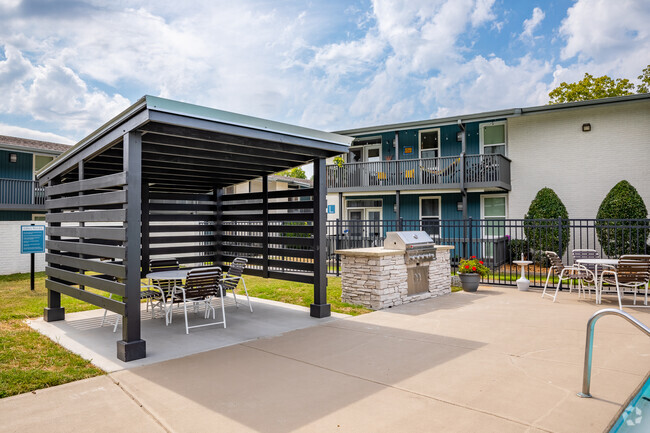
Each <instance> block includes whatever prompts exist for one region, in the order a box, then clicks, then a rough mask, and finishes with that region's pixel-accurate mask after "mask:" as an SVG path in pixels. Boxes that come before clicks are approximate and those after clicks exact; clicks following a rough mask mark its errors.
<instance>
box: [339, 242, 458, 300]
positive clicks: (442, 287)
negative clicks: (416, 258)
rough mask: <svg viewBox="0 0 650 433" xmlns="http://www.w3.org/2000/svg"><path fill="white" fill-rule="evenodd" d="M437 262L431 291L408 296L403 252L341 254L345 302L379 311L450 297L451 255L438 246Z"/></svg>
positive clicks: (370, 250) (362, 250)
mask: <svg viewBox="0 0 650 433" xmlns="http://www.w3.org/2000/svg"><path fill="white" fill-rule="evenodd" d="M435 248H436V260H435V261H433V262H431V263H430V264H429V290H428V291H426V292H422V293H418V294H413V295H409V294H408V291H407V287H408V283H407V279H406V278H407V271H406V263H405V257H404V251H403V250H391V249H387V248H384V247H375V248H355V249H350V250H338V251H336V253H337V254H340V255H341V289H342V294H341V299H342V300H343V302H349V303H351V304H357V305H363V306H364V307H367V308H372V309H374V310H380V309H382V308H388V307H392V306H394V305H401V304H406V303H409V302H414V301H421V300H423V299H428V298H433V297H436V296H440V295H446V294H448V293H451V265H450V262H449V252H450V250H452V249H453V248H454V247H453V246H446V245H436V246H435Z"/></svg>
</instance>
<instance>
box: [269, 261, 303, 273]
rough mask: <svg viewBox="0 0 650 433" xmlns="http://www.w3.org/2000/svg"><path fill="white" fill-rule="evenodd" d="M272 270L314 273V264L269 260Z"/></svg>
mask: <svg viewBox="0 0 650 433" xmlns="http://www.w3.org/2000/svg"><path fill="white" fill-rule="evenodd" d="M269 267H270V268H285V269H297V270H300V271H310V272H313V271H314V264H313V263H308V262H292V261H290V260H269Z"/></svg>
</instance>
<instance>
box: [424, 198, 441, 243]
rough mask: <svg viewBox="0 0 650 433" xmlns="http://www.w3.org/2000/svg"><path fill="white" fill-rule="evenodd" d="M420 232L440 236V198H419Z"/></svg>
mask: <svg viewBox="0 0 650 433" xmlns="http://www.w3.org/2000/svg"><path fill="white" fill-rule="evenodd" d="M420 220H421V221H422V230H424V231H425V232H427V233H428V234H429V235H430V236H440V197H420Z"/></svg>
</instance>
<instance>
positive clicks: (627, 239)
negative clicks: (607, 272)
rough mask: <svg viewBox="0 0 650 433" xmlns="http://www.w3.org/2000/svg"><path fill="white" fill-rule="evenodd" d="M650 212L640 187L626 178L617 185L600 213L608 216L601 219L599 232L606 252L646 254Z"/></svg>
mask: <svg viewBox="0 0 650 433" xmlns="http://www.w3.org/2000/svg"><path fill="white" fill-rule="evenodd" d="M647 216H648V209H647V208H646V205H645V203H644V202H643V198H641V196H640V195H639V193H638V191H637V190H636V188H634V187H633V186H632V185H631V184H630V183H629V182H628V181H626V180H622V181H620V182H619V183H617V184H616V185H614V187H613V188H612V189H611V190H610V191H609V193H608V194H607V196H606V197H605V198H604V199H603V202H602V203H601V204H600V207H599V208H598V214H596V218H597V219H599V220H604V221H598V225H597V227H596V233H597V234H598V242H600V245H601V246H602V248H603V251H604V252H605V254H607V255H608V256H610V257H617V256H620V255H621V254H639V253H641V254H642V253H643V252H644V250H645V244H646V241H647V239H648V234H649V233H650V232H649V230H648V220H647V219H646V218H647ZM612 220H613V221H612ZM622 220H624V221H622Z"/></svg>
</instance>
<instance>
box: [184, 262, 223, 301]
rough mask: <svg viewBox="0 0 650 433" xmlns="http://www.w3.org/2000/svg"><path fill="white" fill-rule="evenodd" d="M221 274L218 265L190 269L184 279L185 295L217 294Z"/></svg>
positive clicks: (201, 296) (195, 296)
mask: <svg viewBox="0 0 650 433" xmlns="http://www.w3.org/2000/svg"><path fill="white" fill-rule="evenodd" d="M221 276H222V272H221V268H219V267H211V268H198V269H192V270H191V271H190V272H189V273H188V274H187V278H186V279H185V297H186V298H206V297H208V296H218V295H219V294H220V293H219V280H221Z"/></svg>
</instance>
